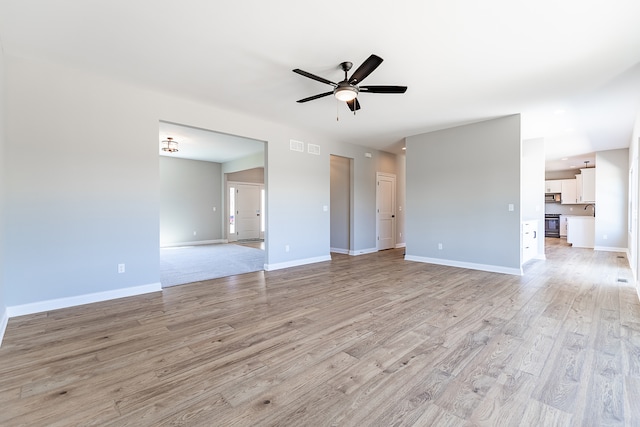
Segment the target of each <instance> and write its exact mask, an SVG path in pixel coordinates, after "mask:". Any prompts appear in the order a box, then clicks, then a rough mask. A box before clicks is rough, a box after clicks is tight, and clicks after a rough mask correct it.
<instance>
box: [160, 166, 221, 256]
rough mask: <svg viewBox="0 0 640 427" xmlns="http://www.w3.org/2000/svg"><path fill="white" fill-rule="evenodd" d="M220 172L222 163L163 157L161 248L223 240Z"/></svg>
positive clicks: (161, 174)
mask: <svg viewBox="0 0 640 427" xmlns="http://www.w3.org/2000/svg"><path fill="white" fill-rule="evenodd" d="M221 171H222V166H221V165H220V163H213V162H203V161H198V160H186V159H179V158H172V157H166V156H160V246H171V245H175V244H179V243H186V242H207V241H211V240H220V239H223V238H224V237H223V232H222V217H223V216H224V203H223V201H222V194H221V189H222V185H221V181H222V173H221ZM214 207H215V208H216V210H215V212H214V210H213V208H214ZM194 232H195V233H196V234H195V235H194Z"/></svg>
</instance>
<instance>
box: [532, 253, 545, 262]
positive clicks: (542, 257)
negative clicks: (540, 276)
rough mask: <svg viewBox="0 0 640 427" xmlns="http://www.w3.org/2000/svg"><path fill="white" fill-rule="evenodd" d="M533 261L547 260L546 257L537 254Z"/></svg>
mask: <svg viewBox="0 0 640 427" xmlns="http://www.w3.org/2000/svg"><path fill="white" fill-rule="evenodd" d="M533 259H541V260H543V261H544V260H546V259H547V255H545V254H538V255H536V256H534V257H533Z"/></svg>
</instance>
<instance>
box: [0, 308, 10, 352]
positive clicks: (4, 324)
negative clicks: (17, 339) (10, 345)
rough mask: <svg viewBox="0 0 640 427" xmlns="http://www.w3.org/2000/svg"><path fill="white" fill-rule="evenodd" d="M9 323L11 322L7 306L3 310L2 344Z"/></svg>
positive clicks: (0, 341)
mask: <svg viewBox="0 0 640 427" xmlns="http://www.w3.org/2000/svg"><path fill="white" fill-rule="evenodd" d="M8 323H9V314H8V313H7V309H6V308H5V309H4V310H3V311H2V318H0V346H1V345H2V339H3V338H4V333H5V332H6V331H7V324H8Z"/></svg>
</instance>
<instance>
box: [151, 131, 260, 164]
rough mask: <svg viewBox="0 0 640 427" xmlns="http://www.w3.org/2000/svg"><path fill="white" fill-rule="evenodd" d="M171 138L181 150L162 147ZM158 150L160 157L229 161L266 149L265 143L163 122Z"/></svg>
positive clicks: (218, 161)
mask: <svg viewBox="0 0 640 427" xmlns="http://www.w3.org/2000/svg"><path fill="white" fill-rule="evenodd" d="M168 137H171V138H173V140H174V141H176V142H178V152H176V153H167V152H164V151H162V150H161V146H162V141H163V140H166V139H167V138H168ZM158 141H159V144H158V153H159V154H160V155H161V156H167V157H178V158H182V159H191V160H202V161H205V162H216V163H226V162H230V161H232V160H236V159H240V158H243V157H248V156H251V155H253V154H258V153H262V152H263V151H264V142H262V141H256V140H253V139H249V138H243V137H239V136H235V135H227V134H224V133H220V132H212V131H209V130H205V129H198V128H194V127H190V126H182V125H178V124H174V123H167V122H160V135H159V138H158Z"/></svg>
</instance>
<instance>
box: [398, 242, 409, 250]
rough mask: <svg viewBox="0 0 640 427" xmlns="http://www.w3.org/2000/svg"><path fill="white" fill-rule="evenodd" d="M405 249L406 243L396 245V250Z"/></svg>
mask: <svg viewBox="0 0 640 427" xmlns="http://www.w3.org/2000/svg"><path fill="white" fill-rule="evenodd" d="M406 247H407V244H406V243H396V249H400V248H406Z"/></svg>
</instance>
